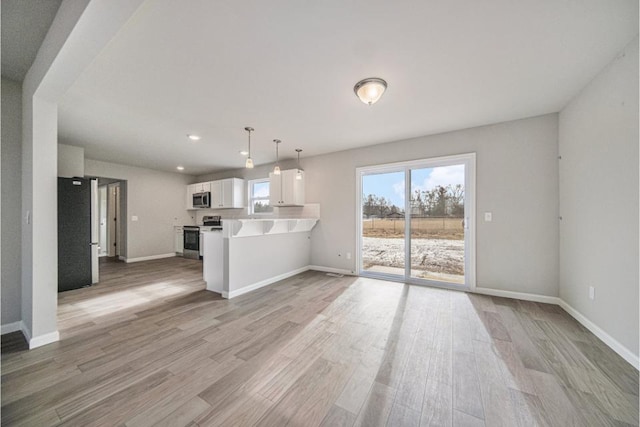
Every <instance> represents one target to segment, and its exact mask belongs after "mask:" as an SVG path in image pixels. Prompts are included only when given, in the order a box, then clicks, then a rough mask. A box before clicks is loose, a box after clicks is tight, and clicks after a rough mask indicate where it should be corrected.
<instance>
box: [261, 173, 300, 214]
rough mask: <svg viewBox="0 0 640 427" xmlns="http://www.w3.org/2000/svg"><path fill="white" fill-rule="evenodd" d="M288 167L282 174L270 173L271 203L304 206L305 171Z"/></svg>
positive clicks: (274, 204) (272, 204)
mask: <svg viewBox="0 0 640 427" xmlns="http://www.w3.org/2000/svg"><path fill="white" fill-rule="evenodd" d="M297 175H298V169H288V170H284V171H281V172H280V175H274V174H273V173H270V174H269V204H270V205H271V206H303V205H304V171H300V175H301V179H298V176H297Z"/></svg>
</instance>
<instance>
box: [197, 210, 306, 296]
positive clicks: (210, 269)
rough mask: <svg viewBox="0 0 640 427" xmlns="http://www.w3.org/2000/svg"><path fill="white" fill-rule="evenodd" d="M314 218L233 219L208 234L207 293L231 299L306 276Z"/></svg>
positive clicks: (205, 264) (205, 243)
mask: <svg viewBox="0 0 640 427" xmlns="http://www.w3.org/2000/svg"><path fill="white" fill-rule="evenodd" d="M317 221H318V220H317V219H314V218H270V219H255V218H250V219H233V220H225V221H223V227H222V230H217V231H208V232H204V233H203V236H204V250H203V277H204V280H205V282H206V283H207V290H209V291H212V292H217V293H220V294H221V295H222V297H223V298H233V297H235V296H238V295H242V294H244V293H247V292H250V291H252V290H254V289H258V288H261V287H263V286H267V285H269V284H271V283H274V282H277V281H278V280H282V279H285V278H287V277H290V276H293V275H295V274H298V273H300V272H302V271H305V270H306V269H307V268H308V266H309V264H310V258H311V230H312V229H313V227H314V226H315V224H316V222H317Z"/></svg>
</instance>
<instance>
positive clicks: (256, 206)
mask: <svg viewBox="0 0 640 427" xmlns="http://www.w3.org/2000/svg"><path fill="white" fill-rule="evenodd" d="M264 212H273V208H272V207H271V206H270V205H269V202H268V201H266V202H265V201H256V202H254V203H253V213H264Z"/></svg>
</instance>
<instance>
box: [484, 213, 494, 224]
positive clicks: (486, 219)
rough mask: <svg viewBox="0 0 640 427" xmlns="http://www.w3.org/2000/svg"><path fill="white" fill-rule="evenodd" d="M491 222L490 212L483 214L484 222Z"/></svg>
mask: <svg viewBox="0 0 640 427" xmlns="http://www.w3.org/2000/svg"><path fill="white" fill-rule="evenodd" d="M492 220H493V215H492V214H491V212H485V213H484V221H485V222H491V221H492Z"/></svg>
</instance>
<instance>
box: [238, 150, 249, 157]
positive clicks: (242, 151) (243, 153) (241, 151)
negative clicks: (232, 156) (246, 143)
mask: <svg viewBox="0 0 640 427" xmlns="http://www.w3.org/2000/svg"><path fill="white" fill-rule="evenodd" d="M238 153H240V155H241V156H248V155H249V152H248V151H247V150H240V151H238Z"/></svg>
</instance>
